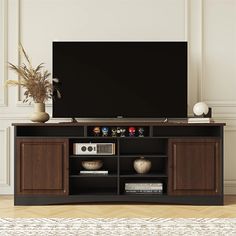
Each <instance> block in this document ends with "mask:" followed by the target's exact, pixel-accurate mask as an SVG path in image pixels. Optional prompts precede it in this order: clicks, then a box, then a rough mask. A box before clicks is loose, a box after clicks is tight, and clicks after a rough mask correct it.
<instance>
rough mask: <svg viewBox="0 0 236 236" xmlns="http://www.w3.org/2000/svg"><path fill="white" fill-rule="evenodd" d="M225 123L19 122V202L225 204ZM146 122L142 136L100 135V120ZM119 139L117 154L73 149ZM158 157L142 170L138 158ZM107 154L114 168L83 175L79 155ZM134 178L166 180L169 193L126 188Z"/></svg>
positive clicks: (118, 124)
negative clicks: (96, 129) (95, 130)
mask: <svg viewBox="0 0 236 236" xmlns="http://www.w3.org/2000/svg"><path fill="white" fill-rule="evenodd" d="M224 125H225V124H224V123H208V124H205V123H204V124H188V123H187V122H153V121H146V122H141V121H139V122H123V121H122V122H121V121H110V122H109V121H98V122H95V121H92V122H79V123H66V124H63V123H61V124H60V123H46V124H40V123H36V124H35V123H25V124H24V123H22V124H21V123H18V124H13V126H14V128H15V196H14V200H15V201H14V203H15V205H47V204H72V203H74V204H76V203H97V202H130V203H140V202H145V203H168V204H196V205H206V204H207V205H222V204H223V134H224ZM96 126H99V127H104V126H106V127H108V128H109V129H111V128H112V127H125V128H126V129H127V128H128V127H130V126H134V127H144V130H145V134H144V137H137V136H135V137H129V136H128V135H126V137H112V136H111V133H110V132H109V133H108V136H106V137H102V136H94V134H93V133H92V130H93V128H94V127H96ZM90 142H91V143H114V144H115V147H116V151H115V155H104V156H97V155H96V156H94V155H91V156H82V155H74V153H73V143H90ZM140 156H144V157H145V158H146V159H148V160H150V161H151V162H152V168H151V171H150V172H149V173H147V174H137V173H136V172H135V170H134V168H133V161H134V160H135V159H137V158H138V157H140ZM89 159H91V160H92V159H101V160H102V161H103V163H104V168H106V169H108V170H109V174H108V175H82V174H80V172H79V171H80V170H81V169H82V167H81V161H83V160H89ZM130 181H131V182H132V181H140V182H142V181H145V182H149V181H150V182H151V181H160V182H161V183H163V194H158V195H157V194H126V193H125V191H124V185H125V183H127V182H130Z"/></svg>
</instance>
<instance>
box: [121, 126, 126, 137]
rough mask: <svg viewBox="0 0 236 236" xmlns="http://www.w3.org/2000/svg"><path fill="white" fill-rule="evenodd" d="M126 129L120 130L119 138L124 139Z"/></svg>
mask: <svg viewBox="0 0 236 236" xmlns="http://www.w3.org/2000/svg"><path fill="white" fill-rule="evenodd" d="M125 132H126V128H121V130H120V137H125Z"/></svg>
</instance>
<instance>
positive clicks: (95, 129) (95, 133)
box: [93, 126, 101, 136]
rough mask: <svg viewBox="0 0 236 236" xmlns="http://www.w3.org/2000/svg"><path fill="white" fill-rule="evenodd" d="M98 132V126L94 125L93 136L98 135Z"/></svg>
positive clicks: (99, 130)
mask: <svg viewBox="0 0 236 236" xmlns="http://www.w3.org/2000/svg"><path fill="white" fill-rule="evenodd" d="M100 133H101V129H100V127H98V126H96V127H94V128H93V134H94V136H99V135H100Z"/></svg>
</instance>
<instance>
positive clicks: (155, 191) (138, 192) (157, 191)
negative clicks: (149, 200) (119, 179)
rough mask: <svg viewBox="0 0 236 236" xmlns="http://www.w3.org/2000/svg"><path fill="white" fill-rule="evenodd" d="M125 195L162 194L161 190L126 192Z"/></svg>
mask: <svg viewBox="0 0 236 236" xmlns="http://www.w3.org/2000/svg"><path fill="white" fill-rule="evenodd" d="M125 193H130V194H162V193H163V191H162V190H150V191H148V190H126V191H125Z"/></svg>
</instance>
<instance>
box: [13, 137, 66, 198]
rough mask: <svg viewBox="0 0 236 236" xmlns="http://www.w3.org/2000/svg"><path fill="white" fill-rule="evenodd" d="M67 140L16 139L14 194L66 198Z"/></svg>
mask: <svg viewBox="0 0 236 236" xmlns="http://www.w3.org/2000/svg"><path fill="white" fill-rule="evenodd" d="M68 158H69V157H68V140H67V139H58V138H55V139H52V138H51V139H50V138H43V139H42V138H17V139H16V179H15V180H16V186H15V190H16V194H43V195H44V194H50V195H52V194H53V195H67V194H68V161H69V160H68Z"/></svg>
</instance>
